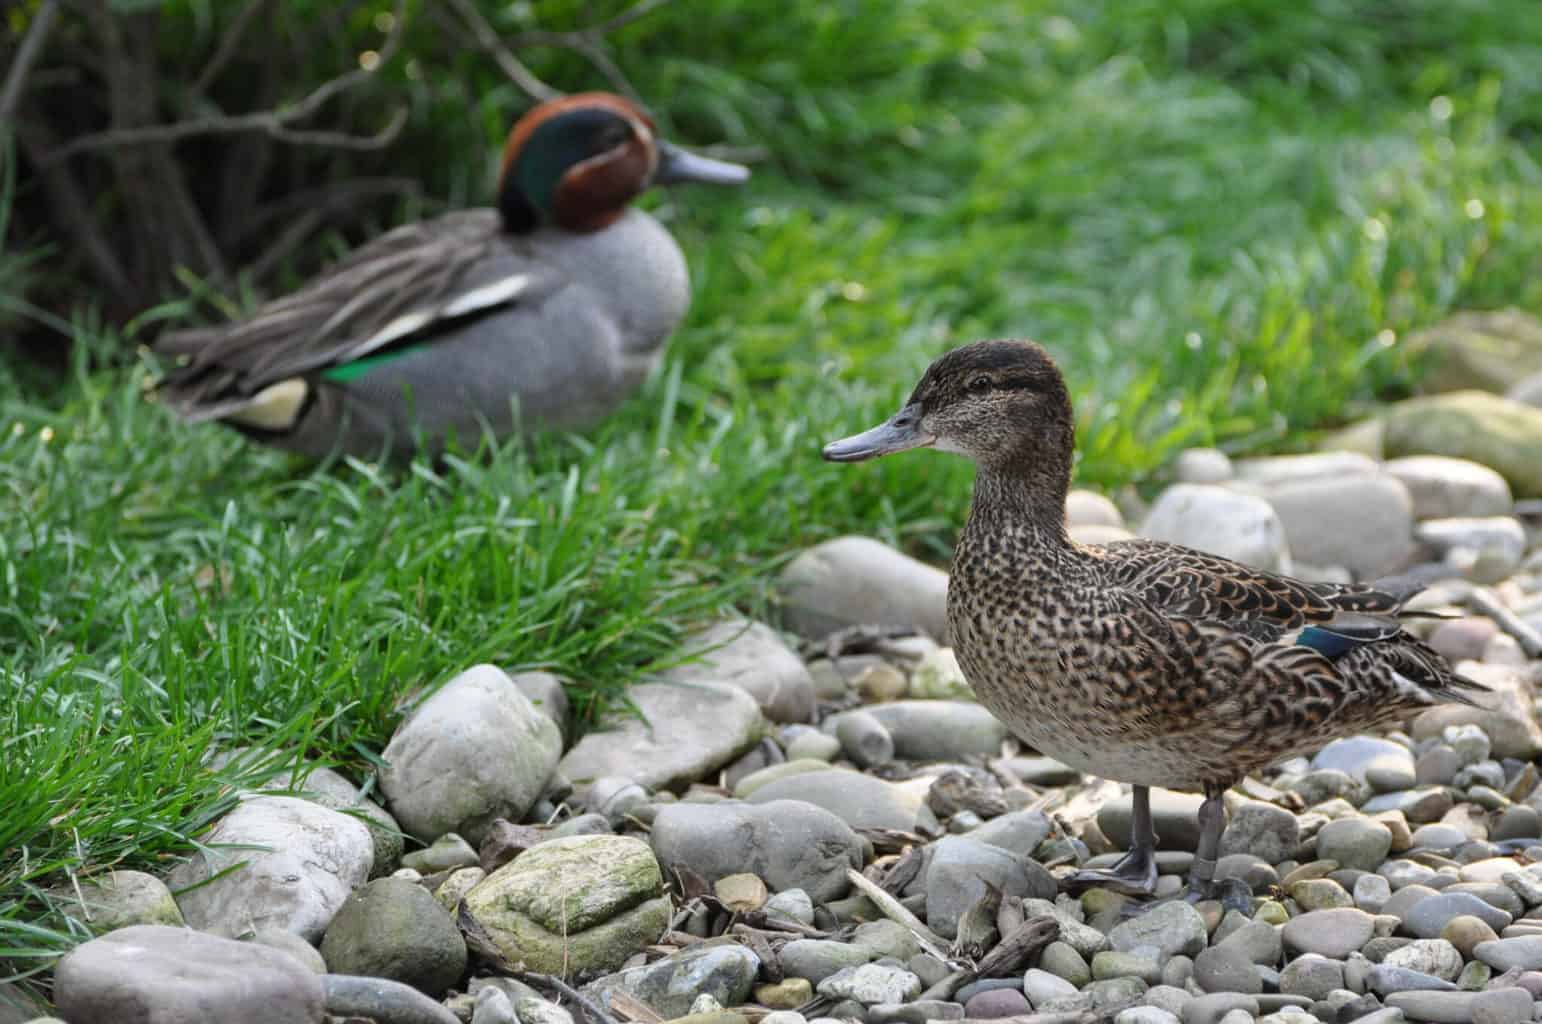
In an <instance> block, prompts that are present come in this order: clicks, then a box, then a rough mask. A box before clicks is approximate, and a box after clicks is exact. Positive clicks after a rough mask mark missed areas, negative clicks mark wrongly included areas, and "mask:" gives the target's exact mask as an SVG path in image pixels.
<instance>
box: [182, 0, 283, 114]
mask: <svg viewBox="0 0 1542 1024" xmlns="http://www.w3.org/2000/svg"><path fill="white" fill-rule="evenodd" d="M266 6H268V0H250V2H249V3H248V4H247V5H246V6H245V7H243V8H242V9H241V13H240V14H238V15H236V20H235V21H233V22H231V23H230V27H229V28H228V29H226V30H225V35H224V36H223V37H222V38H221V39H220V44H219V47H218V48H217V49H216V50H215V51H214V56H212V57H210V58H209V62H208V63H207V64H205V65H204V66H203V70H202V71H200V72H199V73H198V78H197V79H196V80H194V82H193V92H194V94H199V93H202V92H203V91H204V90H205V89H207V88H208V87H209V84H210V83H211V82H213V81H214V80H215V79H216V78H218V77H219V73H220V72H221V71H224V70H225V65H226V64H229V63H230V58H232V57H234V56H235V55H236V50H237V49H239V48H240V46H241V39H242V37H243V36H245V35H246V30H247V28H249V27H250V26H251V24H252V22H253V21H255V20H256V18H257V15H258V14H260V13H261V12H262V9H263V8H264V7H266Z"/></svg>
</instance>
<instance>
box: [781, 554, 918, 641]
mask: <svg viewBox="0 0 1542 1024" xmlns="http://www.w3.org/2000/svg"><path fill="white" fill-rule="evenodd" d="M776 589H777V590H778V592H779V593H780V595H781V597H782V603H783V615H784V618H785V620H786V623H787V625H789V626H790V627H791V628H792V629H793V630H795V631H796V632H797V633H798V634H799V635H800V636H803V637H805V638H807V639H811V640H817V639H820V638H822V637H824V636H827V635H828V634H830V633H831V632H834V631H835V630H837V629H841V628H842V627H845V626H858V625H872V624H875V623H878V624H883V625H889V626H914V627H917V628H919V629H921V630H922V631H923V632H925V633H926V634H928V635H929V636H933V637H939V638H940V637H944V636H946V635H947V600H948V574H947V573H945V572H943V571H942V570H940V569H937V568H935V567H933V566H930V565H927V564H925V563H924V562H919V561H917V560H916V559H914V558H911V557H909V556H908V555H905V554H902V553H901V552H899V551H896V550H895V549H894V548H891V547H889V546H888V545H887V544H883V543H881V542H879V541H876V540H873V539H872V538H870V537H856V536H847V537H837V538H835V539H834V540H827V541H824V542H823V543H821V544H817V545H815V546H814V547H811V548H809V549H808V550H806V551H803V552H802V553H800V554H799V555H798V556H797V557H796V558H794V559H793V560H792V561H791V562H789V563H788V564H787V565H786V567H784V568H783V569H782V571H781V573H780V574H778V576H777V581H776Z"/></svg>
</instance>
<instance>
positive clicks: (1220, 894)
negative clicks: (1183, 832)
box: [1183, 786, 1253, 916]
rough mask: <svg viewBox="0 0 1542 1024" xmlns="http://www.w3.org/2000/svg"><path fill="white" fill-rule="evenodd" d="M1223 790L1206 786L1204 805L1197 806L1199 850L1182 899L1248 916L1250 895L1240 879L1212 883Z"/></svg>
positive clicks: (1221, 825) (1223, 825) (1218, 849)
mask: <svg viewBox="0 0 1542 1024" xmlns="http://www.w3.org/2000/svg"><path fill="white" fill-rule="evenodd" d="M1225 792H1226V787H1225V786H1206V787H1205V802H1204V803H1202V804H1200V805H1199V849H1197V850H1195V851H1194V866H1193V867H1192V868H1190V869H1189V885H1188V890H1187V891H1186V892H1185V893H1184V894H1183V898H1184V899H1185V900H1187V901H1188V902H1190V903H1198V902H1200V901H1201V900H1220V901H1221V904H1222V906H1224V907H1225V908H1226V909H1228V910H1231V909H1235V910H1238V911H1241V912H1242V913H1244V914H1247V915H1249V916H1251V915H1252V913H1253V892H1252V890H1251V889H1249V888H1248V887H1247V883H1246V882H1244V881H1242V879H1240V878H1228V879H1225V880H1224V881H1221V882H1217V881H1216V880H1215V866H1216V861H1217V860H1219V859H1220V854H1221V834H1222V833H1223V832H1225V831H1226V804H1225V802H1224V801H1223V800H1222V794H1223V793H1225Z"/></svg>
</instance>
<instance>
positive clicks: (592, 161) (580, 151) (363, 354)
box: [157, 93, 749, 457]
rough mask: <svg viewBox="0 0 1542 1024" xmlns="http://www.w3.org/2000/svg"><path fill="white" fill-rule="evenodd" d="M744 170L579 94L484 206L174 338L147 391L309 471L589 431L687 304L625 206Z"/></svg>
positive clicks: (537, 120)
mask: <svg viewBox="0 0 1542 1024" xmlns="http://www.w3.org/2000/svg"><path fill="white" fill-rule="evenodd" d="M748 176H749V172H748V171H747V170H745V169H744V168H743V167H740V166H738V165H736V164H729V163H723V162H721V161H717V160H710V159H707V158H705V157H701V156H697V155H695V154H691V153H688V152H686V151H684V150H682V149H679V148H677V147H675V146H672V145H670V144H669V143H667V142H664V141H663V140H661V139H658V138H656V137H655V135H654V128H653V123H652V121H651V120H649V118H648V116H647V115H646V114H645V113H643V111H642V110H641V109H640V108H638V107H637V106H636V105H635V104H633V103H631V102H630V101H628V100H625V99H622V98H621V97H619V96H614V95H611V94H609V93H581V94H578V95H574V96H567V97H564V98H562V99H558V100H552V101H549V102H546V103H543V104H540V105H539V106H537V107H535V108H533V109H532V110H530V111H529V112H528V113H527V114H525V116H524V117H522V118H520V120H519V122H518V123H517V124H515V126H514V129H513V131H512V132H511V133H510V134H509V138H508V142H507V144H506V146H505V147H504V153H503V168H502V174H501V177H500V181H499V186H498V197H497V208H496V209H475V210H462V211H457V212H453V213H448V214H445V215H443V216H440V217H437V218H435V219H432V220H428V221H424V222H422V223H418V224H409V225H404V226H402V227H398V228H396V229H395V230H393V231H390V232H388V233H386V234H385V235H382V236H381V237H379V238H377V239H375V240H373V241H371V242H369V243H367V244H366V245H364V246H362V247H361V248H359V249H358V250H357V251H355V252H354V253H352V254H351V255H350V256H348V257H347V258H346V259H344V260H343V261H342V262H340V263H338V264H336V265H335V266H333V267H331V268H330V269H328V270H327V271H325V272H324V273H323V274H322V275H321V276H320V277H319V278H317V279H316V280H314V281H312V282H311V283H310V284H308V285H306V286H305V287H303V288H301V289H300V290H299V291H297V292H295V293H294V294H292V295H288V296H285V297H282V298H279V299H276V300H274V301H272V302H269V303H267V304H266V305H264V306H263V307H261V308H260V309H258V310H257V311H256V312H255V313H253V314H252V315H251V316H250V317H248V318H247V319H245V320H243V321H240V322H237V323H234V324H227V325H221V326H216V327H204V328H195V329H190V330H182V331H176V332H173V333H170V334H168V335H166V336H165V337H164V338H162V339H161V341H160V342H159V344H158V346H157V347H158V348H159V349H160V350H161V351H162V352H164V353H166V354H169V355H175V356H178V357H180V360H179V365H178V366H177V367H176V368H175V369H173V370H172V371H171V372H169V373H168V374H167V376H166V377H165V378H164V379H163V380H162V382H161V384H160V386H159V391H160V394H161V395H162V396H163V397H164V398H165V400H166V402H167V403H168V404H169V405H170V406H171V408H172V409H174V410H175V411H176V412H177V413H178V414H179V415H181V416H182V417H183V418H184V419H185V420H188V421H190V422H199V421H204V420H221V421H223V422H225V423H226V424H228V425H230V426H233V427H235V428H236V429H238V430H240V431H242V432H243V433H245V434H247V435H248V436H250V437H252V438H254V439H256V440H259V441H263V442H266V443H268V444H272V445H276V446H278V447H281V448H287V449H290V450H292V451H298V452H302V453H305V454H308V455H314V456H322V455H326V454H328V453H330V452H333V451H336V450H341V451H344V452H348V453H350V454H355V455H360V456H365V457H372V456H376V455H380V454H382V453H386V452H391V453H395V454H410V453H411V452H412V451H414V450H415V441H414V438H415V436H416V437H421V439H422V441H423V442H424V444H425V446H426V447H427V448H428V449H430V450H437V449H439V448H441V447H442V446H443V444H444V443H445V442H446V441H447V440H448V438H449V437H451V436H452V435H453V436H458V437H459V438H460V439H461V440H462V442H469V441H474V440H475V438H476V437H477V436H478V434H479V432H480V430H481V428H482V427H483V426H484V425H486V426H488V427H490V428H491V429H492V431H493V432H494V433H495V434H496V435H498V436H502V435H505V434H508V433H510V432H512V431H513V430H514V429H516V427H517V426H518V425H519V424H516V421H515V417H516V411H515V409H514V408H513V406H514V405H516V404H517V406H518V410H517V415H518V417H519V420H520V423H522V424H523V425H524V426H527V427H528V426H544V427H577V426H584V425H588V424H590V423H592V422H594V421H595V420H598V419H599V418H601V417H603V416H604V415H605V414H607V413H608V412H610V411H611V410H612V409H614V408H615V406H617V405H618V404H620V402H621V401H622V400H624V399H625V398H627V397H628V396H629V395H631V394H632V393H633V392H634V391H635V390H636V389H637V387H638V385H639V384H641V383H642V381H643V379H644V378H645V377H646V376H647V375H648V373H649V371H650V370H652V368H653V366H654V364H655V363H657V361H658V359H659V356H660V354H661V352H662V350H663V347H664V343H665V342H666V341H667V340H668V338H669V336H670V334H672V333H673V332H674V330H675V328H676V327H677V326H678V325H679V323H680V320H681V319H682V317H683V316H684V315H685V310H686V306H687V303H688V301H689V291H688V283H687V278H686V266H685V259H684V257H683V256H682V255H681V253H680V249H679V247H678V246H677V245H676V244H675V242H674V239H672V238H671V237H670V236H669V233H668V232H667V231H665V230H664V228H663V227H661V226H660V225H659V223H658V222H657V221H655V220H654V219H653V218H652V217H649V216H648V215H647V214H645V213H642V212H640V211H637V210H630V209H628V208H627V204H628V203H630V202H631V201H632V199H634V198H635V197H636V196H638V195H639V194H640V193H642V192H643V191H644V190H645V189H647V188H649V187H650V186H652V185H658V184H665V183H668V182H685V181H694V182H709V183H716V184H738V183H740V182H742V181H744V180H745V179H746V178H747V177H748Z"/></svg>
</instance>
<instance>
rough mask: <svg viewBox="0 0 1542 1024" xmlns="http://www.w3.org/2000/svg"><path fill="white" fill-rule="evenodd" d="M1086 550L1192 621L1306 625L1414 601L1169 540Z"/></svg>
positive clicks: (1155, 603)
mask: <svg viewBox="0 0 1542 1024" xmlns="http://www.w3.org/2000/svg"><path fill="white" fill-rule="evenodd" d="M1085 550H1086V551H1087V552H1088V553H1089V554H1092V555H1093V556H1094V557H1097V558H1099V559H1100V561H1101V563H1102V568H1103V570H1104V574H1105V576H1106V578H1107V579H1108V582H1109V583H1111V584H1112V585H1114V586H1117V587H1119V588H1120V589H1122V590H1125V591H1128V592H1130V593H1131V594H1133V595H1135V596H1138V597H1139V598H1140V599H1141V600H1142V601H1144V602H1145V603H1146V604H1147V605H1149V606H1150V607H1151V608H1152V609H1153V610H1155V611H1159V612H1165V613H1169V614H1173V615H1177V616H1180V617H1183V618H1188V619H1195V620H1204V621H1212V622H1239V623H1240V622H1246V621H1257V622H1259V623H1262V624H1266V625H1273V626H1279V627H1284V626H1299V625H1302V624H1304V623H1307V622H1322V621H1327V620H1329V619H1332V618H1333V617H1334V616H1335V615H1337V614H1339V613H1340V612H1341V611H1346V610H1364V611H1367V612H1372V611H1384V612H1388V613H1391V612H1394V611H1395V610H1396V609H1397V608H1398V607H1400V606H1401V602H1402V600H1406V597H1404V598H1402V599H1401V600H1400V599H1398V598H1397V597H1396V596H1394V595H1391V594H1386V593H1382V592H1380V591H1378V590H1376V588H1374V587H1371V586H1365V585H1358V584H1334V583H1308V582H1305V581H1304V580H1298V579H1292V578H1291V577H1289V576H1281V575H1279V574H1277V573H1272V572H1265V571H1264V570H1262V569H1254V568H1252V567H1250V566H1246V565H1243V564H1242V563H1240V562H1234V561H1232V560H1231V559H1229V558H1221V557H1219V556H1217V555H1207V554H1205V553H1204V552H1202V551H1195V550H1194V549H1193V548H1186V547H1181V546H1179V545H1177V544H1167V543H1164V542H1162V541H1154V540H1124V541H1115V542H1113V543H1111V544H1102V545H1096V546H1092V547H1089V548H1086V549H1085ZM1409 596H1411V595H1409Z"/></svg>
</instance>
